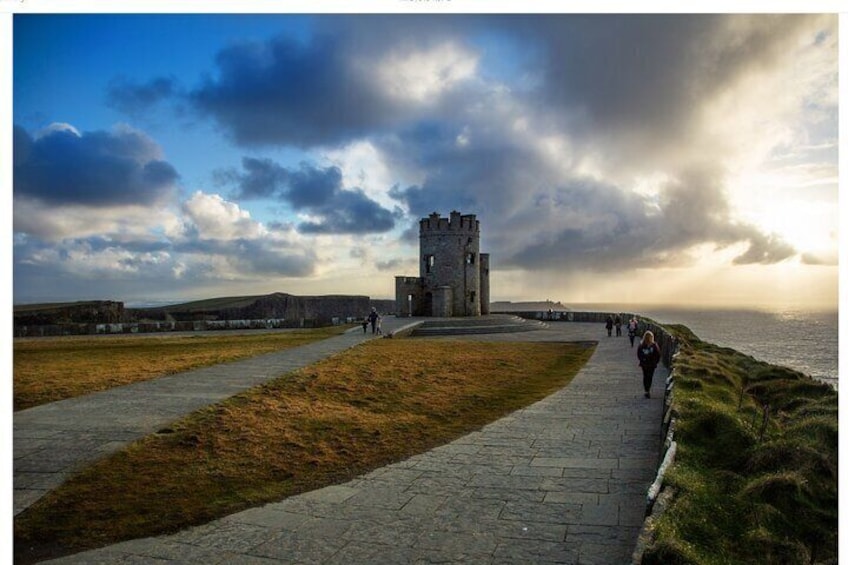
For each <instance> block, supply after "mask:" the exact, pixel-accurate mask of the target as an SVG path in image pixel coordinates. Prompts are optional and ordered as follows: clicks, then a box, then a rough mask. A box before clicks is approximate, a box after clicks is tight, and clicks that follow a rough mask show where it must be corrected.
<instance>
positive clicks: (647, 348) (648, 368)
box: [636, 331, 660, 398]
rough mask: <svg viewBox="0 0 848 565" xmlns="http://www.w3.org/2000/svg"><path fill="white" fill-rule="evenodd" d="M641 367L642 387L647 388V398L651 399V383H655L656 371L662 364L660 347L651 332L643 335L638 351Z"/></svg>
mask: <svg viewBox="0 0 848 565" xmlns="http://www.w3.org/2000/svg"><path fill="white" fill-rule="evenodd" d="M636 356H637V357H638V358H639V366H640V367H642V385H643V386H644V387H645V398H651V383H652V382H653V381H654V371H655V370H656V368H657V365H659V364H660V346H659V345H657V344H656V342H655V341H654V334H653V333H652V332H650V331H647V332H645V333H644V334H643V335H642V342H641V343H639V349H637V350H636Z"/></svg>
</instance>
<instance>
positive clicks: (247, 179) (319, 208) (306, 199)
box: [217, 157, 397, 234]
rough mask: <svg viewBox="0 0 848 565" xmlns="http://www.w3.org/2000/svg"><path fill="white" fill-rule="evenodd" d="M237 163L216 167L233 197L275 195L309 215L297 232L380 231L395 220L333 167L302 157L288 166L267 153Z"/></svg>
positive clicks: (395, 214)
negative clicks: (347, 186) (348, 185)
mask: <svg viewBox="0 0 848 565" xmlns="http://www.w3.org/2000/svg"><path fill="white" fill-rule="evenodd" d="M242 169H243V172H239V171H236V170H226V171H219V172H218V174H217V178H218V179H219V181H221V182H225V183H230V184H233V185H235V187H236V195H235V197H236V198H241V199H251V198H275V199H278V200H280V201H282V202H285V203H287V204H288V205H289V206H290V207H291V208H292V209H293V210H294V211H296V212H300V213H303V214H306V215H308V216H309V217H310V219H308V220H305V221H303V222H301V223H300V224H299V225H298V229H299V230H300V231H301V232H303V233H314V234H347V233H353V234H364V233H382V232H386V231H389V230H391V229H392V228H394V226H395V217H396V216H397V212H393V211H390V210H388V209H386V208H384V207H383V206H381V205H380V204H378V203H377V202H375V201H374V200H372V199H371V198H369V197H368V196H367V195H366V194H365V192H364V191H362V190H361V189H359V188H351V189H345V188H343V187H342V172H341V170H340V169H339V168H338V167H335V166H331V167H327V168H319V167H316V166H313V165H309V164H307V163H302V164H301V166H300V168H298V169H290V168H286V167H282V166H280V165H279V164H277V163H275V162H274V161H272V160H270V159H255V158H251V157H245V158H243V159H242Z"/></svg>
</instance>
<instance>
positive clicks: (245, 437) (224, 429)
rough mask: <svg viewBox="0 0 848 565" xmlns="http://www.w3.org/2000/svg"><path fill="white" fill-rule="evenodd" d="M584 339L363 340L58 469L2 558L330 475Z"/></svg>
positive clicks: (461, 411) (427, 435) (107, 535)
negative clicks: (68, 473)
mask: <svg viewBox="0 0 848 565" xmlns="http://www.w3.org/2000/svg"><path fill="white" fill-rule="evenodd" d="M592 351H593V349H592V348H587V347H584V346H580V345H569V344H563V343H481V342H454V341H439V340H377V341H371V342H368V343H367V344H364V345H362V346H360V347H357V348H355V349H353V350H349V351H348V352H345V353H344V354H342V355H339V356H335V357H333V358H330V359H328V360H326V361H324V362H321V363H318V364H316V365H313V366H310V367H308V368H305V369H302V370H300V371H296V372H294V373H291V374H289V375H285V376H283V377H281V378H279V379H276V380H275V381H273V382H271V383H269V384H266V385H264V386H261V387H257V388H255V389H252V390H251V391H247V392H246V393H243V394H240V395H238V396H235V397H233V398H231V399H229V400H227V401H225V402H222V403H219V404H216V405H212V406H210V407H208V408H206V409H204V410H200V411H198V412H195V413H194V414H192V415H191V416H189V417H187V418H185V419H183V420H181V421H179V422H177V423H175V424H174V425H173V426H172V429H169V430H166V431H165V433H161V432H160V433H159V434H156V435H153V436H148V437H146V438H144V439H142V440H141V441H138V442H136V443H134V444H133V445H131V446H130V447H129V448H128V449H125V450H123V451H121V452H120V453H118V454H116V455H114V456H111V457H108V458H106V459H105V460H102V461H101V462H99V463H98V464H96V465H94V466H93V467H91V468H89V469H87V470H86V471H85V472H83V473H81V474H80V475H78V476H76V477H74V478H72V479H71V480H69V481H68V482H67V483H66V484H65V485H63V486H62V487H60V488H59V489H57V490H56V491H54V492H52V493H50V494H49V495H48V496H46V497H45V498H43V499H42V500H40V501H39V502H38V503H36V504H35V505H34V506H32V507H31V508H30V509H28V510H26V511H25V512H23V513H22V514H21V515H19V516H18V517H17V518H16V520H15V540H16V543H15V546H16V560H19V561H20V562H25V561H27V560H29V559H33V558H35V557H38V556H42V557H43V556H45V555H51V554H52V555H58V554H61V553H63V552H68V551H74V550H79V549H84V548H90V547H96V546H99V545H104V544H108V543H112V542H116V541H118V540H122V539H129V538H134V537H140V536H150V535H157V534H162V533H166V532H171V531H175V530H178V529H181V528H185V527H187V526H190V525H193V524H199V523H203V522H206V521H208V520H211V519H214V518H217V517H220V516H223V515H226V514H229V513H232V512H235V511H238V510H241V509H245V508H248V507H251V506H255V505H259V504H262V503H266V502H269V501H276V500H280V499H283V498H285V497H287V496H291V495H293V494H297V493H300V492H305V491H308V490H313V489H316V488H320V487H322V486H326V485H328V484H333V483H338V482H342V481H344V480H347V479H350V478H352V477H354V476H356V475H358V474H361V473H363V472H366V471H368V470H370V469H374V468H377V467H380V466H383V465H386V464H388V463H391V462H394V461H399V460H402V459H405V458H407V457H409V456H411V455H413V454H415V453H419V452H422V451H424V450H426V449H428V448H431V447H434V446H436V445H440V444H444V443H446V442H448V441H450V440H452V439H455V438H457V437H459V436H460V435H463V434H464V433H467V432H469V431H472V430H474V429H478V428H480V427H481V426H483V425H485V424H486V423H488V422H490V421H493V420H495V419H497V418H499V417H501V416H503V415H505V414H508V413H509V412H512V411H514V410H516V409H518V408H521V407H523V406H527V405H528V404H531V403H532V402H534V401H537V400H539V399H541V398H544V397H545V396H547V395H549V394H551V393H552V392H554V391H556V390H558V389H560V388H562V387H563V386H565V385H566V384H568V382H570V380H571V379H572V378H573V376H574V375H575V374H576V373H577V371H578V370H579V369H580V367H582V366H583V365H584V364H585V362H586V361H587V360H588V359H589V357H590V356H591V354H592ZM29 548H32V549H29Z"/></svg>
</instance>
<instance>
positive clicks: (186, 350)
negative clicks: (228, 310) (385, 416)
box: [12, 326, 348, 410]
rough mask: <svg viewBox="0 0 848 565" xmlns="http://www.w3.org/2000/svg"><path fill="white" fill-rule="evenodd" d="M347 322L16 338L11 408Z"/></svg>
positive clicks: (320, 335) (284, 343) (263, 347)
mask: <svg viewBox="0 0 848 565" xmlns="http://www.w3.org/2000/svg"><path fill="white" fill-rule="evenodd" d="M347 327H348V326H344V327H343V326H336V327H331V328H320V329H308V330H280V331H275V332H259V331H256V332H240V333H238V334H232V333H228V334H220V333H216V332H204V333H202V334H164V333H163V334H145V335H143V336H142V335H134V336H92V337H81V336H74V337H57V338H27V339H16V340H14V343H13V377H12V381H13V404H14V410H23V409H25V408H32V407H33V406H38V405H40V404H45V403H48V402H54V401H56V400H63V399H65V398H72V397H74V396H80V395H83V394H89V393H92V392H97V391H99V390H106V389H109V388H112V387H116V386H121V385H127V384H131V383H134V382H138V381H145V380H149V379H155V378H157V377H161V376H164V375H170V374H173V373H179V372H182V371H187V370H189V369H195V368H198V367H203V366H207V365H214V364H216V363H224V362H226V361H235V360H237V359H243V358H246V357H253V356H255V355H260V354H262V353H270V352H272V351H280V350H283V349H288V348H290V347H297V346H299V345H304V344H306V343H310V342H312V341H317V340H320V339H325V338H327V337H330V336H332V335H337V334H340V333H342V332H343V331H344V330H345V329H347Z"/></svg>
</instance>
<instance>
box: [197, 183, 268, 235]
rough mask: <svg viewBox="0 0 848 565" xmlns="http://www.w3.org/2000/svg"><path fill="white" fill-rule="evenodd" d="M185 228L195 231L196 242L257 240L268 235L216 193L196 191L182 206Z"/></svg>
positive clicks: (235, 206)
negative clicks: (192, 228) (199, 240)
mask: <svg viewBox="0 0 848 565" xmlns="http://www.w3.org/2000/svg"><path fill="white" fill-rule="evenodd" d="M183 211H184V213H185V221H186V223H187V226H189V227H194V228H196V229H197V235H196V236H197V238H198V239H220V240H229V239H237V238H246V239H257V238H260V237H263V236H265V235H267V230H266V228H265V227H264V226H263V225H262V224H261V223H259V222H256V221H254V220H253V219H251V217H250V212H248V211H247V210H243V209H241V208H240V207H239V205H238V204H236V203H234V202H228V201H226V200H224V199H223V198H222V197H221V196H220V195H218V194H206V193H204V192H202V191H199V190H198V191H196V192H195V193H194V194H193V195H192V196H191V198H189V199H188V200H187V201H186V202H185V203H184V204H183Z"/></svg>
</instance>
